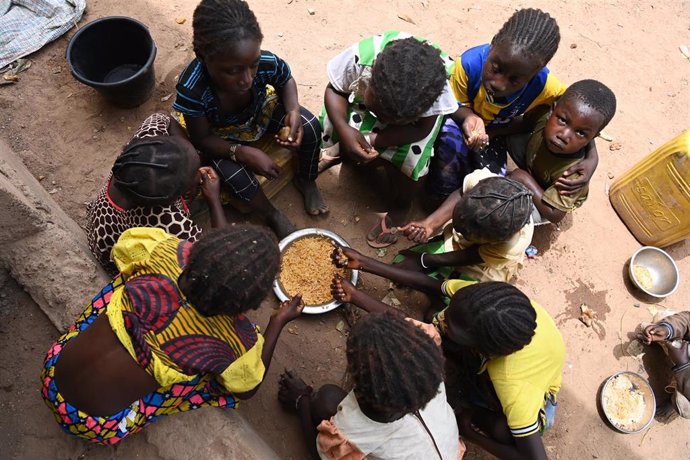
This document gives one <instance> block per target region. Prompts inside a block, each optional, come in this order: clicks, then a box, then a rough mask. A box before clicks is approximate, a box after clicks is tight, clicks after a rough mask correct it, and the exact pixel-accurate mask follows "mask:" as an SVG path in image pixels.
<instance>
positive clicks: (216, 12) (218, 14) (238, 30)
mask: <svg viewBox="0 0 690 460" xmlns="http://www.w3.org/2000/svg"><path fill="white" fill-rule="evenodd" d="M192 29H193V31H194V32H193V38H192V43H193V46H194V52H195V53H196V55H197V56H198V57H201V56H203V57H204V58H213V57H215V56H218V55H221V54H223V53H226V52H227V51H228V49H230V48H231V47H232V45H233V44H234V43H237V42H239V41H241V40H246V39H251V40H256V41H258V42H261V41H262V40H263V38H264V36H263V34H262V33H261V28H260V27H259V22H258V21H257V20H256V16H255V15H254V13H253V12H252V10H250V9H249V5H248V4H247V2H245V1H242V0H202V1H201V3H199V5H198V6H197V7H196V9H195V10H194V19H193V21H192Z"/></svg>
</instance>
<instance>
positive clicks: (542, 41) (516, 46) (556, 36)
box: [491, 8, 561, 67]
mask: <svg viewBox="0 0 690 460" xmlns="http://www.w3.org/2000/svg"><path fill="white" fill-rule="evenodd" d="M560 41H561V34H560V31H559V29H558V23H556V20H555V19H554V18H552V17H551V16H549V14H548V13H545V12H543V11H542V10H538V9H534V8H527V9H521V10H518V11H516V12H515V13H514V14H513V15H512V16H511V17H510V19H508V21H506V23H505V24H503V27H501V30H499V31H498V33H497V34H496V35H494V38H493V40H491V44H492V45H500V44H506V45H509V46H510V47H511V49H512V50H513V52H514V53H519V54H520V55H524V56H527V57H529V58H532V59H535V60H536V61H538V62H539V63H540V66H541V67H543V66H545V65H546V64H547V63H548V62H549V61H550V60H551V58H552V57H553V55H554V54H556V50H557V49H558V43H559V42H560Z"/></svg>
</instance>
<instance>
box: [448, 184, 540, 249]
mask: <svg viewBox="0 0 690 460" xmlns="http://www.w3.org/2000/svg"><path fill="white" fill-rule="evenodd" d="M531 215H532V193H531V192H530V191H529V190H527V188H526V187H525V186H524V185H522V184H521V183H519V182H517V181H514V180H512V179H508V178H505V177H488V178H486V179H482V180H480V181H479V182H478V183H477V185H475V186H474V187H472V189H471V190H470V191H469V192H467V193H465V194H464V195H463V196H462V198H461V199H460V201H459V202H458V204H457V205H455V209H454V210H453V228H455V231H457V232H459V233H462V235H463V236H464V237H465V238H468V239H473V238H481V239H482V240H485V241H487V242H499V241H505V240H507V239H508V238H510V237H511V236H512V235H514V234H515V233H516V232H517V231H518V230H520V229H521V228H522V227H524V226H525V224H527V222H528V221H529V219H530V216H531Z"/></svg>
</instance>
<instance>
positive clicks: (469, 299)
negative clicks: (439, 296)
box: [446, 281, 537, 357]
mask: <svg viewBox="0 0 690 460" xmlns="http://www.w3.org/2000/svg"><path fill="white" fill-rule="evenodd" d="M461 318H470V319H469V324H462V325H461V327H462V329H463V330H464V331H465V332H466V333H467V334H469V335H470V336H471V337H472V340H473V343H474V346H475V348H476V349H477V350H478V351H479V352H480V353H482V354H483V355H484V356H487V357H495V356H506V355H509V354H511V353H515V352H516V351H518V350H521V349H522V348H523V347H524V346H525V345H527V344H528V343H530V341H531V340H532V337H533V336H534V331H535V330H536V328H537V312H536V311H535V310H534V307H532V304H531V303H530V300H529V299H528V298H527V296H526V295H525V294H523V293H522V292H521V291H520V290H519V289H518V288H516V287H515V286H512V285H510V284H508V283H503V282H499V281H490V282H486V283H477V284H472V285H470V286H467V287H465V288H462V289H460V290H458V291H457V292H456V293H455V294H454V295H453V298H452V299H451V301H450V306H449V307H448V309H447V310H446V321H448V322H452V323H455V324H461V323H462V319H461ZM466 321H467V319H466V320H465V322H466Z"/></svg>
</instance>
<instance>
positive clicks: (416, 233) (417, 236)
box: [400, 221, 434, 243]
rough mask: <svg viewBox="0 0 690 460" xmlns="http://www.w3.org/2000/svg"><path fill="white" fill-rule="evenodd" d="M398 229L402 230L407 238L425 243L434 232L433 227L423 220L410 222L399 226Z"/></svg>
mask: <svg viewBox="0 0 690 460" xmlns="http://www.w3.org/2000/svg"><path fill="white" fill-rule="evenodd" d="M400 231H402V232H403V234H404V235H405V236H406V237H407V239H408V240H410V241H414V242H415V243H426V242H427V240H428V239H429V238H430V237H431V235H432V234H433V233H434V229H433V228H431V226H429V225H428V224H426V222H425V221H421V222H410V223H409V224H407V225H405V226H404V227H400Z"/></svg>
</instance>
